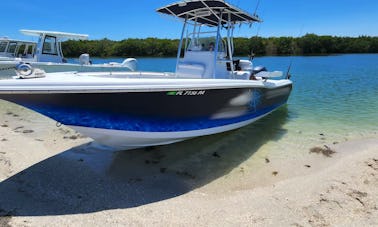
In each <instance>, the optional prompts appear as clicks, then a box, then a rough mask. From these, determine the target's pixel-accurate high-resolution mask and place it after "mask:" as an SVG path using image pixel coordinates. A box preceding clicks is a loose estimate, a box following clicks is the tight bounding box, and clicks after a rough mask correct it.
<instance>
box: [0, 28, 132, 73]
mask: <svg viewBox="0 0 378 227" xmlns="http://www.w3.org/2000/svg"><path fill="white" fill-rule="evenodd" d="M20 31H21V33H23V34H25V35H30V36H37V37H39V40H38V42H37V43H33V42H24V41H18V42H16V41H9V42H7V40H6V39H3V40H0V41H2V42H4V44H3V45H4V46H6V48H5V50H4V52H5V53H4V57H3V59H1V61H0V77H1V76H9V75H12V76H15V75H16V74H15V72H14V69H15V68H16V66H17V65H19V64H20V63H24V64H29V65H30V66H31V67H34V68H39V69H43V70H44V71H45V72H64V71H78V72H93V71H110V72H117V71H136V69H137V60H136V59H135V58H127V59H125V60H124V61H123V62H109V63H104V64H92V63H91V60H90V57H89V54H82V55H81V56H80V57H79V60H78V63H76V64H75V63H68V62H67V60H66V59H65V58H64V56H63V52H62V46H61V43H62V41H64V40H67V39H72V40H86V39H88V35H83V34H75V33H67V32H57V31H38V30H20ZM23 45H25V46H26V47H24V49H23V51H22V53H21V52H20V49H21V48H20V47H22V46H23ZM0 47H1V46H0ZM0 50H1V49H0ZM0 56H1V55H0ZM1 57H2V56H1Z"/></svg>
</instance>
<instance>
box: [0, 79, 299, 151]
mask: <svg viewBox="0 0 378 227" xmlns="http://www.w3.org/2000/svg"><path fill="white" fill-rule="evenodd" d="M290 91H291V84H287V85H285V86H280V87H275V88H248V87H243V88H227V89H226V88H225V89H201V90H195V89H193V90H171V91H150V92H148V91H143V92H127V91H123V92H122V91H118V92H110V93H101V92H99V93H49V94H45V93H27V94H22V93H19V94H17V93H14V94H0V98H1V99H4V100H7V101H10V102H14V103H17V104H20V105H22V106H25V107H27V108H30V109H32V110H34V111H36V112H39V113H41V114H43V115H46V116H48V117H50V118H52V119H54V120H56V121H58V122H60V123H62V124H65V125H68V126H70V127H73V128H75V129H76V130H77V131H78V132H81V133H82V134H84V135H87V136H89V137H91V138H93V139H95V140H97V141H98V142H100V143H102V144H105V145H108V146H112V147H115V148H119V149H131V148H137V147H143V146H154V145H162V144H169V143H173V142H178V141H181V140H185V139H190V138H193V137H197V136H204V135H210V134H215V133H220V132H224V131H228V130H233V129H236V128H240V127H243V126H245V125H247V124H250V123H252V122H253V121H256V120H257V119H259V118H261V117H263V116H265V115H267V114H269V113H270V112H272V111H273V110H275V109H277V108H278V107H280V106H281V105H283V104H285V103H286V101H287V99H288V97H289V94H290Z"/></svg>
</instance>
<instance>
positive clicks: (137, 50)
mask: <svg viewBox="0 0 378 227" xmlns="http://www.w3.org/2000/svg"><path fill="white" fill-rule="evenodd" d="M234 44H235V51H234V52H235V53H234V55H236V56H247V55H249V54H251V53H254V54H256V55H323V54H341V53H378V37H370V36H360V37H337V36H318V35H315V34H306V35H304V36H302V37H269V38H263V37H251V38H235V39H234ZM178 45H179V40H178V39H158V38H146V39H124V40H121V41H112V40H109V39H101V40H84V41H74V40H68V41H65V42H63V43H62V49H63V53H64V55H65V56H66V57H78V56H79V55H80V54H82V53H88V54H90V55H91V56H92V57H102V58H106V57H173V56H176V53H177V48H178Z"/></svg>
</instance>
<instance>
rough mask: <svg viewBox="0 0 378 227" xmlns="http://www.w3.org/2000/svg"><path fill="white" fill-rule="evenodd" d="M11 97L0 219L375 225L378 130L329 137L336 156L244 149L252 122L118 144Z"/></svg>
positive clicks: (2, 153)
mask: <svg viewBox="0 0 378 227" xmlns="http://www.w3.org/2000/svg"><path fill="white" fill-rule="evenodd" d="M2 104H3V103H0V106H1V105H2ZM5 104H6V108H2V109H1V110H0V116H1V120H0V193H1V194H2V195H3V196H2V197H1V198H0V224H1V225H5V226H6V225H10V226H47V225H48V226H51V225H53V226H62V225H94V226H97V225H98V226H100V225H101V226H102V225H104V224H112V225H122V224H123V225H125V224H127V225H135V224H136V225H159V226H163V225H165V226H166V225H167V224H168V225H203V226H204V225H206V226H208V225H225V224H226V225H233V224H239V225H268V226H273V225H285V226H289V225H293V226H328V225H349V224H351V225H353V224H354V225H378V222H377V221H376V220H378V208H377V207H378V196H377V195H376V193H375V191H376V188H377V187H378V136H377V135H376V134H374V133H372V134H371V136H370V138H364V139H361V138H358V139H356V140H349V141H344V142H340V143H337V144H330V145H329V146H330V148H331V149H333V150H335V151H336V153H334V154H332V155H331V157H327V156H324V155H322V154H317V153H310V151H309V150H306V151H302V152H301V153H298V152H293V153H287V154H286V153H283V154H279V155H277V156H274V154H272V153H266V152H264V151H261V150H264V149H266V150H269V149H270V148H271V147H270V146H268V147H267V148H264V146H267V145H266V141H265V140H262V142H261V144H259V145H256V147H255V148H253V149H252V148H251V149H252V150H251V151H248V152H245V149H246V147H248V146H249V145H250V144H249V143H246V144H243V143H241V141H244V140H245V138H244V136H248V133H249V131H248V130H247V129H245V130H241V131H238V132H231V133H227V134H224V135H214V136H211V137H207V138H199V139H194V140H190V141H186V142H182V143H178V144H175V145H168V146H164V147H156V148H153V149H138V150H132V151H112V150H110V149H109V148H105V147H102V146H100V145H98V144H96V143H94V142H92V140H91V139H89V138H86V137H83V136H81V135H80V134H77V133H76V132H75V131H73V130H71V129H69V128H67V127H64V126H62V127H57V126H56V124H55V122H54V121H52V120H50V119H48V118H46V117H43V116H41V115H39V114H36V113H34V112H31V111H28V110H26V109H24V108H22V107H19V106H16V105H13V104H8V103H5ZM244 134H246V135H244ZM268 141H269V139H268ZM275 143H278V144H279V143H280V141H277V142H275ZM229 144H236V145H233V146H231V145H229ZM238 145H239V146H238ZM190 147H195V148H196V149H197V150H196V149H190ZM243 156H245V157H243ZM52 223H53V224H52Z"/></svg>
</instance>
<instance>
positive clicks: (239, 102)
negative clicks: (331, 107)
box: [0, 0, 292, 149]
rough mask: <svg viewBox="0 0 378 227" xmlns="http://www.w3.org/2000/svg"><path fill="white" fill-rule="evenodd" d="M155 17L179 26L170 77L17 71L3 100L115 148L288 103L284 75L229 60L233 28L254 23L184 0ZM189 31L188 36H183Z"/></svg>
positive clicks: (166, 138)
mask: <svg viewBox="0 0 378 227" xmlns="http://www.w3.org/2000/svg"><path fill="white" fill-rule="evenodd" d="M157 11H158V12H159V13H162V14H168V15H172V16H174V17H177V18H179V19H182V21H183V22H184V26H183V30H182V31H183V32H182V37H181V42H180V45H179V47H178V55H177V66H176V71H175V72H171V73H158V72H117V73H103V72H91V73H71V72H66V73H44V72H43V71H40V70H37V69H30V68H28V67H23V66H20V67H19V70H18V77H15V78H14V79H8V80H0V99H4V100H7V101H10V102H14V103H17V104H19V105H22V106H25V107H27V108H30V109H32V110H34V111H37V112H39V113H41V114H44V115H46V116H48V117H50V118H52V119H54V120H56V121H58V122H60V123H62V124H65V125H67V126H69V127H72V128H74V129H75V130H77V131H78V132H80V133H82V134H84V135H87V136H89V137H91V138H93V139H94V140H96V141H97V142H99V143H102V144H105V145H108V146H111V147H115V148H117V149H132V148H138V147H146V146H156V145H163V144H169V143H174V142H178V141H182V140H186V139H190V138H194V137H198V136H204V135H211V134H215V133H220V132H225V131H228V130H233V129H237V128H240V127H243V126H245V125H248V124H250V123H252V122H254V121H256V120H258V119H260V118H262V117H264V116H266V115H268V114H269V113H271V112H272V111H274V110H275V109H277V108H279V107H280V106H282V105H284V104H285V103H286V101H287V99H288V97H289V95H290V92H291V90H292V82H291V81H290V80H289V79H288V78H282V77H283V75H282V72H277V71H275V72H268V71H266V70H265V69H264V68H263V67H256V68H253V66H252V62H251V61H248V60H239V59H234V58H233V55H232V53H233V49H234V45H233V39H232V33H233V32H232V30H233V29H234V28H235V27H236V26H239V25H240V24H246V25H250V24H252V23H255V22H260V19H259V18H258V17H256V16H254V15H251V14H249V13H247V12H245V11H243V10H240V9H238V8H237V7H235V6H232V5H230V4H228V3H226V2H224V1H223V0H192V1H183V2H178V3H174V4H171V5H168V6H165V7H162V8H159V9H158V10H157ZM188 27H191V28H192V33H190V34H188V35H187V37H185V36H184V33H185V31H186V29H187V28H188ZM205 28H206V29H205ZM224 33H225V38H224V39H222V37H221V35H222V34H224ZM185 40H187V41H186V42H185ZM184 44H186V45H185V48H184V50H185V53H184V57H181V53H180V52H181V51H180V50H181V49H182V47H183V45H184ZM273 77H279V78H273ZM25 78H28V79H25Z"/></svg>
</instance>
